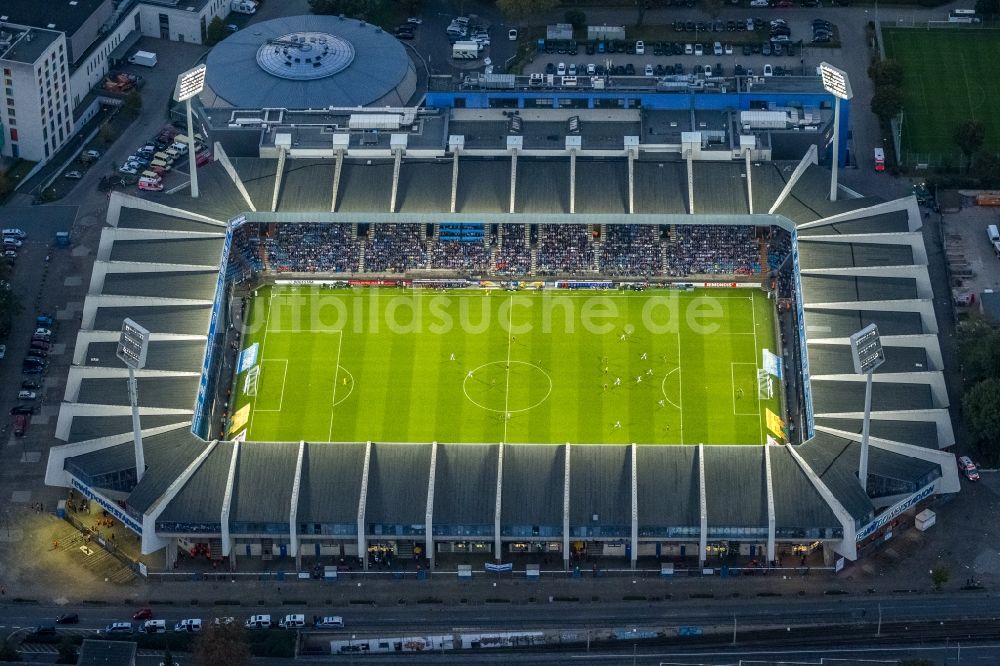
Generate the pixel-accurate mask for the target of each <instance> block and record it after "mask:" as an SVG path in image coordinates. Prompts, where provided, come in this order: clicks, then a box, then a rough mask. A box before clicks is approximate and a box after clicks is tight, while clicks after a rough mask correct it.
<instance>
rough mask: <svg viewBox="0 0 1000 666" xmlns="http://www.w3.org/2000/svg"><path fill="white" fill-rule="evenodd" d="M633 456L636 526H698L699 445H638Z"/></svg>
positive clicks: (699, 514) (641, 527)
mask: <svg viewBox="0 0 1000 666" xmlns="http://www.w3.org/2000/svg"><path fill="white" fill-rule="evenodd" d="M636 458H637V462H638V465H637V470H636V472H637V479H636V480H637V482H638V486H639V496H638V503H639V529H640V530H642V529H643V528H649V527H653V526H673V527H697V526H699V525H700V524H701V499H700V489H699V485H698V476H699V475H698V448H697V447H695V446H640V447H638V453H637V456H636Z"/></svg>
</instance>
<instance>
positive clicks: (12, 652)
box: [0, 641, 21, 661]
mask: <svg viewBox="0 0 1000 666" xmlns="http://www.w3.org/2000/svg"><path fill="white" fill-rule="evenodd" d="M0 661H21V653H20V652H18V651H17V648H16V647H14V646H13V645H11V644H10V643H8V642H7V641H3V642H2V643H0Z"/></svg>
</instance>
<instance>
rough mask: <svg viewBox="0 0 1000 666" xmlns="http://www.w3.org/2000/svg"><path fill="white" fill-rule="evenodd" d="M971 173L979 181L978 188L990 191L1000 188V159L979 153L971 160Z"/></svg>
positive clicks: (992, 155)
mask: <svg viewBox="0 0 1000 666" xmlns="http://www.w3.org/2000/svg"><path fill="white" fill-rule="evenodd" d="M972 172H973V173H974V174H976V178H978V179H979V186H980V187H982V188H983V189H987V190H992V189H996V188H997V187H1000V157H998V156H996V155H994V154H993V153H987V152H985V151H979V152H978V153H976V154H975V155H974V156H973V158H972Z"/></svg>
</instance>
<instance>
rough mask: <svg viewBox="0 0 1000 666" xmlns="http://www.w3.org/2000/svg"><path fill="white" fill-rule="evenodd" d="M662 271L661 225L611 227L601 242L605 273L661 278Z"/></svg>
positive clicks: (602, 268)
mask: <svg viewBox="0 0 1000 666" xmlns="http://www.w3.org/2000/svg"><path fill="white" fill-rule="evenodd" d="M662 271H663V252H662V248H661V246H660V227H659V225H654V224H611V225H608V227H607V232H606V233H605V235H604V237H603V238H602V239H601V273H603V274H605V275H613V276H623V275H640V276H641V275H659V274H660V273H661V272H662Z"/></svg>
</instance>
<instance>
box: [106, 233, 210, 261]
mask: <svg viewBox="0 0 1000 666" xmlns="http://www.w3.org/2000/svg"><path fill="white" fill-rule="evenodd" d="M222 242H223V239H222V238H221V237H219V238H172V239H169V240H168V239H163V240H160V239H151V238H147V239H144V240H134V241H132V240H117V241H115V244H114V246H113V247H112V248H111V260H112V261H134V262H138V263H164V264H182V265H196V266H218V265H219V260H220V259H221V257H222Z"/></svg>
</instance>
